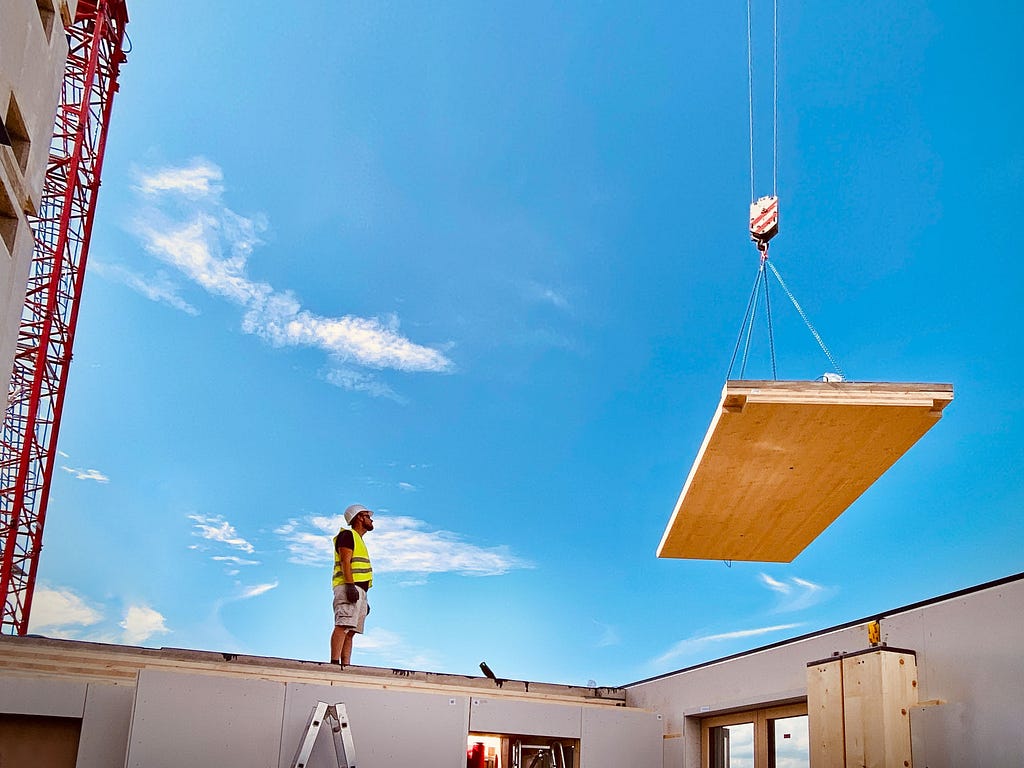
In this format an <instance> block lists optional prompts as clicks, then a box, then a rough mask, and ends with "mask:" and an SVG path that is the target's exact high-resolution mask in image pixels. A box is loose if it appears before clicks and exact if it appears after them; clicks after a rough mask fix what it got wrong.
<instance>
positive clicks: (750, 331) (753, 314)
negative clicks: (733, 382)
mask: <svg viewBox="0 0 1024 768" xmlns="http://www.w3.org/2000/svg"><path fill="white" fill-rule="evenodd" d="M767 279H768V278H767V276H766V275H765V274H764V264H762V265H761V266H760V267H758V269H757V280H758V283H760V282H762V281H765V282H767ZM754 289H755V291H756V290H757V285H756V284H755V286H754ZM756 318H757V302H756V301H755V302H754V306H753V309H751V311H750V325H748V326H747V341H746V343H745V344H744V345H743V359H742V360H741V361H740V378H741V379H742V378H743V376H744V373H745V372H746V370H747V359H748V358H749V357H750V339H751V337H752V336H753V335H754V321H755V320H756Z"/></svg>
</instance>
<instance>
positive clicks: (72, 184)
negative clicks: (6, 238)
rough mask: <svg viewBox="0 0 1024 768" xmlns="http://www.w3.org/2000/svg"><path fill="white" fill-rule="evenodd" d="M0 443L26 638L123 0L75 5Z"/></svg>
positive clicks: (11, 576) (17, 622)
mask: <svg viewBox="0 0 1024 768" xmlns="http://www.w3.org/2000/svg"><path fill="white" fill-rule="evenodd" d="M64 21H65V33H66V34H67V39H68V47H69V51H68V57H67V61H66V63H65V65H64V78H63V84H62V87H61V95H60V100H59V103H58V105H57V115H56V119H55V121H54V128H53V138H52V140H51V142H50V155H49V159H48V160H47V164H46V176H45V180H44V185H43V193H42V201H41V204H40V206H39V212H38V215H37V216H34V217H30V223H31V225H32V229H33V232H34V238H35V244H34V247H33V252H32V262H31V266H30V269H29V278H28V286H27V290H26V293H25V305H24V308H23V310H22V316H21V325H20V329H19V332H18V341H17V347H16V351H15V359H14V369H13V373H12V376H11V390H10V394H9V396H8V405H7V410H6V412H5V415H4V425H3V434H2V436H0V593H2V597H3V612H2V615H0V633H3V634H19V635H24V634H26V632H27V631H28V623H29V613H30V611H31V608H32V593H33V589H34V586H35V576H36V568H37V566H38V564H39V553H40V551H41V549H42V538H43V523H44V521H45V519H46V506H47V500H48V496H49V491H50V481H51V479H52V477H53V469H54V458H55V457H56V454H57V433H58V431H59V429H60V419H61V412H62V411H63V406H64V395H65V391H66V388H67V381H68V368H69V366H70V363H71V350H72V345H73V343H74V339H75V326H76V323H77V320H78V307H79V300H80V298H81V294H82V281H83V278H84V276H85V265H86V259H87V257H88V254H89V239H90V236H91V233H92V225H93V218H94V216H95V213H96V195H97V192H98V191H99V187H100V170H101V168H102V165H103V153H104V148H105V146H106V140H107V129H108V126H109V124H110V110H111V106H112V103H113V99H114V94H115V93H116V91H117V87H118V85H117V80H118V73H119V70H120V67H121V64H123V63H124V61H125V60H126V56H125V51H124V47H123V45H124V40H125V26H126V25H127V23H128V10H127V7H126V5H125V0H78V6H77V9H76V12H75V18H74V19H70V18H67V19H64Z"/></svg>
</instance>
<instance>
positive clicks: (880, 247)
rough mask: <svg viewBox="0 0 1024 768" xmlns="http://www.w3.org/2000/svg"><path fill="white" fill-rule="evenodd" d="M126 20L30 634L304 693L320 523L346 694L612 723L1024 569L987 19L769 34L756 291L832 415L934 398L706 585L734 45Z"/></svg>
mask: <svg viewBox="0 0 1024 768" xmlns="http://www.w3.org/2000/svg"><path fill="white" fill-rule="evenodd" d="M753 6H754V8H753V10H754V25H753V26H754V29H753V43H754V52H755V56H754V63H755V67H754V69H755V120H756V126H757V130H756V150H757V152H756V159H757V162H756V178H757V180H758V183H757V192H756V194H759V195H760V194H766V193H768V192H769V191H770V188H769V187H770V182H769V178H770V173H771V155H770V138H771V137H770V116H771V112H770V105H771V104H770V102H771V94H770V80H769V79H768V77H769V74H770V55H769V53H770V44H771V34H770V6H769V4H767V3H761V2H759V1H758V0H755V2H754V4H753ZM130 10H131V14H132V22H131V24H130V26H129V34H130V37H131V40H132V45H133V50H132V52H131V54H130V56H129V60H128V63H127V64H126V65H125V68H124V71H123V77H122V81H121V91H120V93H119V95H118V97H117V101H116V103H115V108H114V115H113V124H112V129H111V134H110V139H109V143H108V149H107V157H106V164H105V168H104V174H103V178H104V183H103V188H102V191H101V193H100V202H99V211H98V216H97V223H96V228H95V230H94V235H93V242H92V251H91V260H90V265H89V268H88V273H87V279H86V284H85V292H84V297H83V301H82V307H81V316H80V321H79V331H78V338H77V341H76V345H75V358H74V365H73V367H72V371H71V377H70V384H69V387H70V388H69V393H68V398H67V403H66V409H65V415H64V423H63V427H62V432H61V435H60V449H61V455H60V456H59V463H58V470H57V472H56V473H55V478H54V483H53V490H52V493H51V500H50V506H49V513H48V519H47V523H46V534H45V549H44V552H43V555H42V559H41V565H40V571H39V582H38V586H37V591H36V604H35V610H34V613H33V621H32V626H31V629H32V631H35V632H40V633H45V634H49V635H54V636H63V637H75V638H82V639H91V640H102V641H108V642H128V643H135V644H143V645H149V646H171V647H180V648H197V649H210V650H218V651H227V652H234V653H251V654H260V655H268V656H281V657H288V658H299V659H320V660H325V659H326V657H327V649H328V637H329V634H330V629H331V613H330V570H331V562H330V545H329V536H330V535H331V534H333V533H334V532H335V531H336V528H337V524H338V521H339V518H340V514H341V512H342V511H343V510H344V508H345V507H346V506H347V505H348V504H350V503H353V502H357V503H361V504H365V505H367V506H369V507H370V508H372V509H374V510H376V511H377V520H378V525H377V530H376V531H374V532H373V533H372V534H370V536H368V538H367V544H368V546H369V548H370V551H371V555H372V556H373V559H374V564H375V570H376V574H377V578H376V586H375V587H374V589H373V592H372V593H371V604H372V606H373V613H372V614H371V616H370V619H369V621H368V631H367V634H366V635H365V637H364V638H360V641H359V642H358V644H357V648H356V651H355V653H354V659H353V660H354V661H355V662H356V663H362V664H373V665H380V666H394V667H411V668H417V669H429V670H434V671H443V672H453V673H465V674H476V673H478V668H477V664H478V663H479V662H480V661H482V660H486V661H487V662H488V664H489V665H490V666H491V668H492V669H493V670H494V671H495V672H496V673H497V674H498V675H499V676H502V677H508V678H517V679H530V680H544V681H551V682H565V683H574V684H585V683H587V682H588V681H590V680H593V681H596V682H597V683H598V684H601V685H616V684H622V683H626V682H630V681H633V680H637V679H642V678H645V677H648V676H651V675H656V674H659V673H662V672H666V671H670V670H673V669H678V668H680V667H684V666H687V665H690V664H694V663H699V662H701V661H705V660H708V659H712V658H717V657H719V656H722V655H726V654H729V653H734V652H737V651H741V650H745V649H748V648H752V647H756V646H759V645H763V644H766V643H770V642H775V641H778V640H783V639H785V638H787V637H793V636H797V635H800V634H804V633H806V632H811V631H814V630H817V629H821V628H825V627H828V626H832V625H834V624H838V623H841V622H845V621H849V620H853V619H856V618H860V617H862V616H866V615H870V614H871V613H874V612H878V611H882V610H886V609H889V608H893V607H897V606H900V605H904V604H907V603H910V602H914V601H917V600H921V599H926V598H929V597H932V596H934V595H938V594H941V593H944V592H947V591H952V590H955V589H959V588H963V587H966V586H971V585H974V584H977V583H981V582H984V581H987V580H990V579H995V578H999V577H1002V576H1006V575H1009V574H1012V573H1017V572H1019V571H1021V570H1024V561H1022V560H1021V554H1020V542H1021V541H1022V540H1024V524H1022V522H1021V520H1022V516H1021V508H1022V505H1024V486H1022V484H1021V482H1020V480H1019V477H1020V467H1021V466H1022V464H1024V451H1022V449H1021V439H1020V436H1021V434H1022V427H1024V412H1022V409H1021V406H1020V404H1019V398H1018V397H1017V396H1016V392H1015V390H1014V387H1013V382H1015V381H1016V380H1018V379H1020V377H1021V375H1022V374H1024V371H1022V364H1021V352H1022V351H1024V347H1022V344H1021V342H1020V333H1019V330H1018V326H1019V324H1020V316H1021V311H1020V305H1021V300H1022V298H1024V263H1022V261H1021V259H1020V258H1019V256H1018V253H1019V238H1020V224H1019V215H1018V208H1019V206H1018V205H1016V203H1017V202H1018V201H1019V199H1020V197H1021V192H1022V191H1024V183H1022V182H1024V140H1022V132H1021V130H1020V124H1021V122H1022V117H1024V115H1022V108H1021V102H1020V98H1019V97H1020V84H1019V62H1018V60H1017V53H1016V52H1017V50H1018V47H1019V40H1020V37H1021V34H1022V33H1024V10H1021V9H1020V8H1018V7H1011V6H1005V7H1001V8H999V9H998V10H996V9H995V8H994V7H983V8H980V9H978V8H976V9H973V10H967V9H966V8H964V7H963V4H962V3H954V2H931V3H926V2H920V1H918V0H910V1H909V2H905V3H899V4H896V6H895V7H894V6H893V4H891V3H882V2H876V1H875V0H869V1H868V2H865V3H859V4H849V3H845V4H843V3H807V4H796V3H783V4H782V5H781V7H780V58H779V112H778V118H779V133H778V193H779V196H780V198H781V209H782V232H781V234H780V235H779V237H778V238H777V239H776V240H775V241H774V243H773V246H772V258H773V262H774V263H775V265H776V266H777V268H778V269H779V271H780V272H781V273H782V275H783V276H784V277H785V279H786V281H787V283H788V285H789V286H790V288H791V289H792V290H793V292H794V293H795V294H796V296H797V297H798V298H799V299H800V302H801V304H802V306H803V307H804V309H805V310H806V311H807V313H808V315H809V316H810V318H811V320H812V321H813V322H814V324H815V326H816V327H817V328H818V330H819V331H820V332H821V334H822V336H823V337H824V339H825V341H826V343H827V344H828V345H829V347H830V349H831V350H832V352H833V353H834V354H835V356H836V358H837V359H838V361H839V363H840V364H841V366H842V368H843V369H844V371H845V373H846V374H847V376H848V377H849V378H850V379H854V380H874V381H911V382H917V381H920V382H952V383H953V384H954V385H955V387H956V399H955V400H954V402H953V403H952V405H950V406H949V407H948V408H947V409H946V411H945V416H944V418H943V419H942V421H941V422H940V423H939V424H938V425H937V427H936V428H935V429H933V430H932V431H931V432H930V433H929V434H928V435H926V436H925V438H924V439H923V440H922V441H921V442H920V443H919V444H918V445H917V446H915V447H914V448H913V449H912V450H911V451H910V452H909V453H908V454H907V455H906V456H905V457H904V458H903V459H902V460H901V461H900V462H899V463H898V464H897V465H896V466H895V467H894V468H893V469H892V470H891V471H890V472H888V473H887V474H886V475H885V476H884V477H882V478H881V479H880V480H879V482H878V483H876V484H875V485H874V486H873V487H872V488H871V489H869V490H868V492H867V493H865V494H864V496H863V497H862V498H861V499H860V500H858V501H857V502H856V503H855V504H854V505H853V506H852V507H851V508H850V509H849V510H848V511H847V512H845V513H844V514H843V515H842V516H841V517H840V518H839V519H838V520H837V521H836V523H834V524H833V525H832V526H831V527H830V528H829V529H827V530H826V531H825V533H824V534H823V535H822V536H821V537H819V538H818V539H817V540H816V541H815V542H814V543H812V544H811V546H810V547H808V548H807V549H806V550H805V551H804V552H803V553H802V554H801V555H800V556H799V557H797V558H796V560H795V561H794V562H793V563H791V564H766V563H739V562H737V563H733V564H732V566H731V567H729V566H727V565H726V564H725V563H723V562H720V561H711V562H704V561H687V560H658V559H657V558H655V556H654V552H655V548H656V547H657V544H658V541H659V540H660V537H661V534H662V531H663V530H664V527H665V524H666V523H667V521H668V518H669V515H670V513H671V511H672V507H673V504H674V503H675V500H676V497H677V495H678V493H679V490H680V488H681V486H682V483H683V480H684V479H685V477H686V473H687V471H688V469H689V467H690V464H691V462H692V461H693V458H694V456H695V454H696V452H697V449H698V447H699V445H700V442H701V439H702V438H703V435H704V432H705V430H706V428H707V425H708V423H709V421H710V419H711V417H712V415H713V411H714V408H715V406H716V405H717V403H718V399H719V395H720V392H721V388H722V385H723V383H724V380H725V374H726V369H727V367H728V363H729V357H730V355H731V353H732V348H733V343H734V341H735V339H736V334H737V332H738V330H739V325H740V321H741V320H742V315H743V310H744V308H745V306H746V301H747V297H748V294H749V291H750V287H751V285H752V283H753V278H754V275H755V271H756V268H757V254H756V252H755V250H754V249H753V247H752V246H751V244H750V243H749V241H748V238H747V234H746V225H747V222H746V217H747V207H748V204H749V202H750V200H749V197H750V179H749V167H748V166H749V154H748V153H749V135H748V97H747V57H746V7H745V4H741V3H732V4H721V3H710V2H708V3H689V4H683V3H644V4H639V6H638V4H636V3H616V2H609V3H600V4H595V3H559V4H540V3H531V2H518V3H497V4H494V3H489V4H484V3H457V2H451V3H440V4H438V3H403V4H390V3H384V2H376V3H333V2H332V3H327V2H320V3H315V2H303V3H296V4H293V5H292V6H290V7H289V8H288V9H287V10H282V7H281V5H280V4H271V3H264V2H254V3H252V4H250V6H249V7H248V10H247V11H246V12H245V13H240V12H239V10H238V8H237V7H236V6H233V5H228V4H223V5H218V4H213V5H211V4H208V3H200V2H190V1H189V0H178V1H176V2H173V3H172V2H167V1H166V0H150V1H149V2H146V3H135V4H134V5H133V6H132V7H131V9H130ZM773 298H774V302H773V303H774V309H775V320H776V323H775V325H776V328H775V330H776V346H777V350H778V355H779V375H780V377H781V378H787V379H814V378H817V377H819V376H820V375H821V374H822V373H824V372H825V371H827V370H829V365H828V361H827V360H826V359H825V357H824V356H823V355H822V353H821V352H820V350H818V348H817V346H816V344H815V343H814V340H813V338H812V337H811V336H810V334H809V333H808V332H807V330H806V329H805V328H804V327H803V325H802V323H801V321H800V320H799V317H798V316H797V315H796V313H795V311H794V310H793V309H792V307H790V306H788V305H786V304H785V303H784V299H783V297H782V296H781V294H779V293H778V292H777V291H776V292H775V293H774V296H773ZM761 331H762V332H761V334H760V338H759V342H760V343H759V344H756V345H755V348H754V351H753V354H752V358H751V362H750V364H749V365H748V368H747V375H748V376H749V377H752V378H762V377H763V378H767V377H769V376H770V368H769V367H768V361H767V356H766V346H767V345H766V343H765V335H764V333H763V328H762V329H761Z"/></svg>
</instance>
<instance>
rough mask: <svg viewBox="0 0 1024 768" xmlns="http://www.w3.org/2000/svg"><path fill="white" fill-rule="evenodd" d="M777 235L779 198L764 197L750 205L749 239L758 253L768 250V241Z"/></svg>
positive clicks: (772, 196) (773, 196)
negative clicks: (755, 245) (755, 246)
mask: <svg viewBox="0 0 1024 768" xmlns="http://www.w3.org/2000/svg"><path fill="white" fill-rule="evenodd" d="M777 234H779V198H777V197H775V195H765V196H764V197H761V198H758V199H757V200H756V201H754V202H753V203H751V204H750V239H751V240H753V241H754V242H755V243H756V244H757V249H758V250H759V251H762V252H763V251H766V250H767V249H768V241H769V240H771V239H772V238H773V237H775V236H776V235H777Z"/></svg>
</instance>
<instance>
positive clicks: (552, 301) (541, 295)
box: [526, 283, 569, 310]
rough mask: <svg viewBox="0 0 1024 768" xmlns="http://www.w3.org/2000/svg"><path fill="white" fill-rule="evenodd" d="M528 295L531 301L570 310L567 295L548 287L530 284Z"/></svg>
mask: <svg viewBox="0 0 1024 768" xmlns="http://www.w3.org/2000/svg"><path fill="white" fill-rule="evenodd" d="M526 295H527V298H529V299H530V300H531V301H535V302H538V303H541V304H549V305H551V306H553V307H556V308H558V309H562V310H568V309H569V300H568V299H567V298H566V297H565V295H564V294H562V293H560V292H559V291H556V290H555V289H554V288H552V287H550V286H547V285H541V284H540V283H530V284H529V286H528V287H527V291H526Z"/></svg>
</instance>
